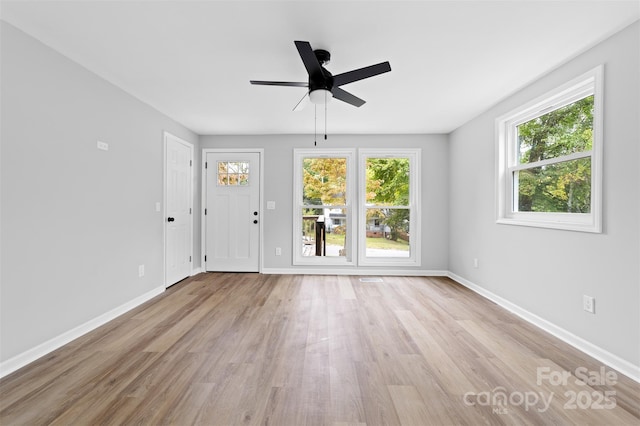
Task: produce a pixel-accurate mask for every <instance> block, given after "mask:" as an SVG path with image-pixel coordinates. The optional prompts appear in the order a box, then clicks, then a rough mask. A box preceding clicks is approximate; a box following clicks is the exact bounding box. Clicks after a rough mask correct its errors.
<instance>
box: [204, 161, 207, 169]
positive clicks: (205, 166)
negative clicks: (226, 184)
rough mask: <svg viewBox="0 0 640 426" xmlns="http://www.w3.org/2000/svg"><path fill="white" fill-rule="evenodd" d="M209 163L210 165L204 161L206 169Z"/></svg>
mask: <svg viewBox="0 0 640 426" xmlns="http://www.w3.org/2000/svg"><path fill="white" fill-rule="evenodd" d="M207 165H208V163H207V162H206V161H205V162H204V168H205V169H206V168H207Z"/></svg>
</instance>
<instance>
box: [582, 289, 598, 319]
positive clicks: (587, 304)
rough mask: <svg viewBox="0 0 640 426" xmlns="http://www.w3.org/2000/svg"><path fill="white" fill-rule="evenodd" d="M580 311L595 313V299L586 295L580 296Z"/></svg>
mask: <svg viewBox="0 0 640 426" xmlns="http://www.w3.org/2000/svg"><path fill="white" fill-rule="evenodd" d="M582 309H584V310H585V311H587V312H590V313H592V314H595V313H596V299H594V298H593V297H591V296H587V295H586V294H585V295H584V296H582Z"/></svg>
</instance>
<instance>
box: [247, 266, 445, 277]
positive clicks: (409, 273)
mask: <svg viewBox="0 0 640 426" xmlns="http://www.w3.org/2000/svg"><path fill="white" fill-rule="evenodd" d="M260 273H262V274H266V275H273V274H280V275H289V274H295V275H376V276H405V277H446V276H448V274H449V272H448V271H439V270H411V269H398V270H396V269H358V268H352V269H323V268H317V269H313V268H308V267H304V268H263V269H262V271H260Z"/></svg>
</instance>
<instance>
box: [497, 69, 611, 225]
mask: <svg viewBox="0 0 640 426" xmlns="http://www.w3.org/2000/svg"><path fill="white" fill-rule="evenodd" d="M602 73H603V70H602V67H601V66H600V67H598V68H595V69H593V70H591V71H589V72H587V73H585V74H584V75H582V76H580V77H578V78H576V79H574V80H572V81H570V82H568V83H567V84H565V85H563V86H561V87H559V88H557V89H555V90H553V91H552V92H550V93H548V94H546V95H544V96H542V97H540V98H538V99H536V100H534V101H533V102H530V103H529V104H527V105H524V106H522V107H520V108H517V109H515V110H514V111H512V112H510V113H508V114H506V115H504V116H502V117H500V118H498V119H497V120H496V134H497V144H498V146H497V153H498V155H497V157H498V158H497V166H498V167H497V185H498V187H497V194H498V206H497V210H498V212H497V213H498V223H504V224H514V225H525V226H537V227H546V228H556V229H567V230H574V231H586V232H601V229H602V225H601V221H602V219H601V209H602V207H601V203H602V194H601V192H602V184H601V181H602V170H601V169H602Z"/></svg>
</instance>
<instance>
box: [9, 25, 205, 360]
mask: <svg viewBox="0 0 640 426" xmlns="http://www.w3.org/2000/svg"><path fill="white" fill-rule="evenodd" d="M1 48H2V70H1V71H2V80H1V84H2V111H1V113H2V130H1V138H2V145H1V146H2V157H1V167H2V168H1V177H2V182H1V202H2V217H1V241H2V250H1V265H2V270H1V293H0V297H1V302H0V303H1V305H0V312H1V313H0V323H1V328H0V341H1V343H2V344H1V350H0V360H1V361H3V362H4V361H6V360H7V359H10V358H12V357H15V356H16V355H18V354H21V353H24V352H25V351H28V350H30V349H32V348H34V347H36V346H38V345H40V344H43V343H44V342H46V341H48V340H49V339H53V338H56V337H57V336H59V335H61V334H63V333H66V332H68V331H69V330H72V329H74V328H75V327H78V326H80V325H82V324H84V323H86V322H87V321H90V320H93V319H94V318H96V317H99V316H100V315H102V314H104V313H106V312H108V311H110V310H112V309H114V308H116V307H119V306H121V305H123V304H126V303H129V302H130V301H132V300H135V299H136V298H138V297H140V296H141V295H144V294H147V293H149V292H150V291H153V290H154V289H157V288H159V287H162V286H163V274H164V272H163V250H164V248H163V223H164V222H163V217H162V213H158V212H156V211H155V203H156V202H162V200H163V161H164V160H163V139H162V135H163V131H164V130H167V131H169V132H171V133H173V134H175V135H177V136H179V137H182V138H183V139H186V140H187V141H190V142H191V143H194V145H195V151H196V152H199V148H198V145H197V143H198V139H197V136H196V135H195V134H193V133H192V132H190V131H188V130H187V129H186V128H184V127H183V126H181V125H179V124H177V123H175V122H174V121H172V120H170V119H169V118H167V117H166V116H163V115H162V114H160V113H159V112H157V111H156V110H154V109H152V108H151V107H149V106H147V105H145V104H143V103H142V102H140V101H138V100H137V99H135V98H133V97H132V96H130V95H128V94H126V93H125V92H123V91H122V90H120V89H118V88H116V87H115V86H113V85H111V84H109V83H108V82H106V81H104V80H103V79H101V78H99V77H98V76H96V75H95V74H93V73H91V72H89V71H87V70H86V69H84V68H82V67H80V66H79V65H77V64H76V63H74V62H72V61H70V60H68V59H67V58H65V57H63V56H61V55H60V54H58V53H56V52H54V51H53V50H51V49H50V48H48V47H46V46H44V45H43V44H41V43H39V42H38V41H36V40H34V39H33V38H31V37H29V36H27V35H26V34H24V33H23V32H21V31H19V30H17V29H16V28H15V27H12V26H11V25H8V24H6V23H4V22H3V23H2V46H1ZM98 140H101V141H104V142H107V143H109V151H108V152H104V151H99V150H97V149H96V142H97V141H98ZM197 181H199V180H197ZM196 235H199V234H198V232H196ZM195 247H196V248H197V252H196V254H198V253H199V239H198V240H197V241H196V244H195ZM196 259H199V256H196ZM139 264H144V265H145V271H146V274H145V276H144V277H143V278H138V265H139ZM197 266H198V265H196V267H197Z"/></svg>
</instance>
